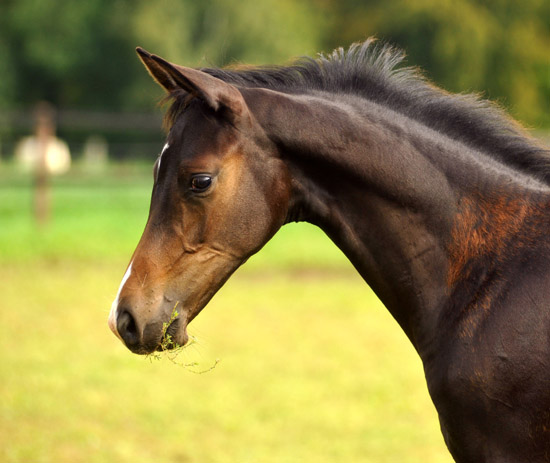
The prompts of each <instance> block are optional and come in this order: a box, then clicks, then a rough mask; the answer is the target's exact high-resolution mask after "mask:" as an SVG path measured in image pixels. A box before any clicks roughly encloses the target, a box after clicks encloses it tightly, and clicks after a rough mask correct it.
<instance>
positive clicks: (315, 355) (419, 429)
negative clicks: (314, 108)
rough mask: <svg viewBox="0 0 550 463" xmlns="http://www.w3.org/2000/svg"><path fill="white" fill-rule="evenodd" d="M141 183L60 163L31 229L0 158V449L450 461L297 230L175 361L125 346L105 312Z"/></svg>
mask: <svg viewBox="0 0 550 463" xmlns="http://www.w3.org/2000/svg"><path fill="white" fill-rule="evenodd" d="M151 184H152V175H151V166H140V165H114V166H112V167H111V168H110V169H109V170H108V171H107V172H105V173H104V174H103V175H92V174H88V173H86V172H85V170H84V169H79V168H78V166H77V167H76V169H75V170H74V171H73V172H72V174H71V176H68V177H64V178H59V179H56V180H55V181H54V183H53V201H54V206H55V207H54V212H53V220H52V223H51V224H50V225H49V226H48V227H47V228H46V229H44V230H36V229H35V228H34V226H33V222H32V217H31V214H30V205H31V202H32V201H31V198H32V197H31V190H30V185H31V182H30V179H29V178H28V177H26V176H24V175H21V174H18V173H17V172H16V171H15V170H14V169H13V168H12V167H10V166H9V165H8V166H6V165H3V166H2V165H0V281H2V296H3V297H2V298H1V299H0V317H1V318H0V346H1V347H0V349H1V360H2V361H1V362H0V397H1V400H0V461H2V462H25V463H26V462H37V463H40V462H55V463H63V462H71V463H78V462H86V463H88V462H91V463H93V462H109V463H111V462H113V463H116V462H132V463H134V462H137V463H141V462H144V463H146V462H159V463H164V462H167V463H168V462H174V463H175V462H181V463H186V462H197V463H209V462H212V463H214V462H219V463H225V462H228V463H233V462H235V463H241V462H242V463H245V462H262V463H270V462H273V463H275V462H277V463H284V462H316V463H322V462H344V461H349V462H403V463H406V462H425V463H429V462H438V463H439V462H441V463H443V462H450V461H452V460H451V458H450V456H449V455H448V453H447V451H446V449H445V446H444V443H443V439H442V437H441V435H440V432H439V428H438V423H437V417H436V413H435V410H434V409H433V406H432V404H431V401H430V399H429V397H428V393H427V390H426V386H425V382H424V378H423V373H422V365H421V362H420V360H419V359H418V358H417V356H416V354H415V352H414V350H413V349H412V347H411V346H410V344H409V342H408V341H407V339H406V338H405V336H404V334H403V333H402V332H401V330H400V329H399V327H398V326H397V324H396V323H395V322H394V321H393V319H392V318H391V317H390V315H389V314H388V313H387V311H386V310H385V309H384V308H383V307H382V305H381V304H380V302H379V301H378V300H377V299H376V297H375V296H374V295H373V293H372V292H371V291H370V290H369V288H368V287H367V285H365V284H364V282H363V281H362V280H361V279H360V277H359V276H358V275H357V274H356V273H355V271H354V270H353V269H352V268H351V265H350V264H349V263H348V262H347V260H346V259H345V258H344V257H343V256H342V255H341V253H340V251H339V250H338V249H336V248H335V246H334V245H333V244H332V243H330V241H328V239H327V238H326V237H325V236H324V235H323V234H322V233H321V232H320V231H319V230H317V229H315V228H313V227H311V226H306V225H290V226H286V227H284V228H283V230H281V231H280V232H279V234H278V235H277V236H276V237H275V238H274V239H273V240H272V241H271V242H270V243H268V245H267V246H266V247H265V248H264V249H263V250H262V251H261V252H260V253H259V254H258V255H257V256H254V257H253V258H252V259H250V261H249V262H248V263H247V264H246V265H245V266H244V267H243V268H242V269H240V270H239V271H238V272H237V273H236V274H235V275H234V276H233V277H232V278H231V279H230V280H229V282H228V283H227V284H226V285H225V287H224V288H222V290H221V291H220V292H219V293H218V294H217V295H216V297H215V298H214V299H213V300H212V302H211V303H210V304H209V306H208V307H207V308H206V309H205V310H204V311H203V313H202V314H201V315H200V316H199V317H198V318H197V319H196V320H195V321H194V322H193V323H192V325H191V327H190V330H189V331H190V333H191V334H192V335H194V336H196V337H197V340H198V342H197V343H196V344H194V345H193V346H191V347H190V348H188V349H187V350H184V351H183V352H182V353H181V354H180V356H179V357H177V359H176V362H177V364H174V363H172V362H171V361H169V359H163V360H155V359H147V358H143V357H139V356H136V355H133V354H131V353H130V352H129V351H128V350H126V349H125V348H124V347H123V346H122V344H121V343H120V342H119V341H118V340H117V339H116V338H115V337H114V336H113V335H112V334H111V333H110V331H109V329H108V328H107V324H106V321H107V315H108V311H109V307H110V304H111V301H112V299H113V298H114V295H115V293H116V291H117V288H118V285H119V283H120V279H121V277H122V274H123V273H124V270H125V266H126V264H127V262H128V261H129V258H130V256H131V253H132V251H133V249H134V247H135V245H136V243H137V241H138V239H139V236H140V235H141V231H142V229H143V226H144V224H145V220H146V217H147V210H148V206H149V195H150V188H151ZM216 359H220V362H219V363H218V364H217V366H216V367H215V368H214V369H213V370H212V371H209V372H208V373H205V374H194V373H193V372H192V371H191V370H193V369H195V370H204V369H208V368H209V367H210V366H212V365H213V364H214V363H215V361H216ZM194 362H197V363H198V365H197V366H196V367H187V368H186V367H184V366H182V365H181V364H187V363H194Z"/></svg>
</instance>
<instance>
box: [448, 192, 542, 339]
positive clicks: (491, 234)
mask: <svg viewBox="0 0 550 463" xmlns="http://www.w3.org/2000/svg"><path fill="white" fill-rule="evenodd" d="M545 209H546V210H548V208H547V205H541V204H537V203H536V202H535V201H532V200H531V199H529V198H528V197H510V196H506V195H504V194H503V195H498V196H493V197H477V196H469V197H463V198H462V200H461V201H460V204H459V212H458V214H457V216H456V219H455V223H454V226H453V231H452V235H451V240H450V242H449V247H448V251H449V259H450V260H449V262H450V265H449V270H448V273H447V287H448V288H449V291H451V292H452V291H453V290H454V288H456V287H457V285H458V284H459V283H460V282H463V281H466V280H468V278H470V277H471V276H472V272H473V271H474V270H476V269H477V270H478V271H479V268H480V266H484V267H485V268H486V271H487V274H488V275H491V278H492V279H493V280H491V284H487V285H485V282H483V281H480V282H478V284H479V287H478V288H477V289H476V292H475V293H474V294H472V295H471V300H470V304H469V305H468V306H467V307H465V308H464V310H465V312H464V313H463V317H462V322H461V328H460V333H461V335H462V336H472V335H473V333H474V331H475V329H476V327H477V326H478V325H479V323H480V322H481V321H482V320H483V319H485V317H486V316H487V314H488V312H489V311H490V309H491V307H492V306H493V304H494V297H495V295H496V293H497V292H498V279H499V277H500V276H501V269H503V268H504V266H505V265H506V262H507V261H509V260H510V259H513V258H514V257H517V256H518V255H519V254H520V253H521V252H524V251H526V250H527V249H528V248H531V247H534V246H535V245H536V244H537V243H538V242H539V240H540V238H541V236H542V235H543V234H544V232H545V229H546V227H545V226H544V224H545V223H546V222H547V219H546V216H545V214H544V210H545Z"/></svg>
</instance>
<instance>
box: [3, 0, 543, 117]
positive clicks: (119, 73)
mask: <svg viewBox="0 0 550 463" xmlns="http://www.w3.org/2000/svg"><path fill="white" fill-rule="evenodd" d="M371 35H375V36H377V37H378V38H380V39H383V40H385V41H388V42H390V43H393V44H395V45H397V46H399V47H401V48H403V49H404V50H406V52H407V54H408V57H409V58H408V63H409V64H411V65H418V66H420V67H422V68H423V69H424V71H425V73H426V75H427V76H428V78H430V79H431V80H433V81H434V82H435V83H437V84H438V85H440V86H442V87H443V88H445V89H447V90H449V91H453V92H464V91H466V92H470V91H477V92H483V93H484V95H485V96H487V97H489V98H491V99H497V100H499V101H500V102H501V103H502V104H504V105H505V106H506V107H507V108H508V109H509V110H510V111H511V112H512V114H513V115H514V116H515V117H517V118H519V119H520V120H522V121H524V122H526V123H527V124H529V125H531V126H535V127H549V126H550V111H549V108H550V2H549V1H548V0H521V1H519V0H240V1H238V2H237V1H232V0H204V1H196V0H86V1H83V2H75V1H70V0H0V57H1V59H0V110H2V109H10V108H26V107H30V106H32V105H33V104H34V103H35V102H36V101H38V100H48V101H50V102H52V103H54V104H55V105H57V106H59V107H64V108H81V109H101V110H113V111H122V110H127V111H129V110H132V111H136V110H150V109H151V108H152V105H154V103H155V102H156V101H157V100H158V98H159V97H160V95H161V93H162V92H161V91H160V90H157V91H156V92H155V90H154V87H152V86H151V83H150V80H149V77H148V76H147V75H146V73H145V71H144V70H143V68H142V66H141V64H140V63H139V61H138V59H137V57H136V55H135V53H134V48H135V46H136V45H140V46H143V47H144V48H146V49H148V50H149V51H151V52H154V53H156V54H159V55H162V56H163V57H165V58H167V59H169V60H170V61H174V62H177V63H179V64H186V65H190V66H222V65H226V64H230V63H232V62H235V61H237V62H244V63H250V64H266V63H284V62H286V61H288V59H289V58H291V57H296V56H303V55H313V56H314V55H315V53H316V52H318V51H325V52H329V51H331V50H332V49H333V48H335V47H337V46H344V47H347V46H348V45H349V44H350V43H352V42H356V41H362V40H364V39H365V38H367V37H369V36H371Z"/></svg>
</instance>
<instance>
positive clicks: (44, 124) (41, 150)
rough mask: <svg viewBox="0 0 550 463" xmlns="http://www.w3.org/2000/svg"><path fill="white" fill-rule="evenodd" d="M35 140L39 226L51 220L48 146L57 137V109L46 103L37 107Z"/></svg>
mask: <svg viewBox="0 0 550 463" xmlns="http://www.w3.org/2000/svg"><path fill="white" fill-rule="evenodd" d="M34 117H35V138H36V149H37V153H36V154H37V159H36V163H35V167H34V218H35V221H36V223H37V225H38V226H45V225H46V224H47V223H48V221H49V220H50V208H51V196H50V184H49V172H48V159H47V155H48V144H49V143H50V141H51V139H52V138H53V137H54V136H55V109H54V107H53V106H52V105H51V104H49V103H46V102H41V103H38V104H37V105H36V108H35V112H34Z"/></svg>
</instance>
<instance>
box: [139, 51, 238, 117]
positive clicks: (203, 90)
mask: <svg viewBox="0 0 550 463" xmlns="http://www.w3.org/2000/svg"><path fill="white" fill-rule="evenodd" d="M136 51H137V53H138V55H139V57H140V59H141V61H142V62H143V64H144V65H145V67H146V68H147V70H148V71H149V73H150V74H151V76H152V77H153V79H155V81H156V82H157V83H158V84H159V85H160V86H161V87H163V88H164V89H165V90H166V91H167V92H168V93H175V92H177V91H179V90H184V91H186V92H188V93H190V94H191V95H193V96H194V97H196V98H200V99H201V100H203V101H204V102H205V103H206V104H207V105H208V106H210V107H211V108H212V109H213V110H214V111H218V110H220V109H222V108H223V109H226V110H228V114H231V115H233V116H241V115H243V114H244V113H245V112H246V110H247V109H246V103H245V102H244V99H243V96H242V95H241V92H239V90H238V89H237V87H235V86H233V85H231V84H228V83H227V82H224V81H223V80H221V79H218V78H216V77H213V76H211V75H210V74H207V73H206V72H202V71H198V70H196V69H192V68H187V67H183V66H178V65H177V64H173V63H169V62H168V61H166V60H164V59H162V58H161V57H159V56H156V55H152V54H151V53H149V52H147V51H145V50H144V49H143V48H140V47H138V48H136Z"/></svg>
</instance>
